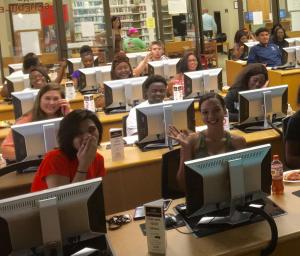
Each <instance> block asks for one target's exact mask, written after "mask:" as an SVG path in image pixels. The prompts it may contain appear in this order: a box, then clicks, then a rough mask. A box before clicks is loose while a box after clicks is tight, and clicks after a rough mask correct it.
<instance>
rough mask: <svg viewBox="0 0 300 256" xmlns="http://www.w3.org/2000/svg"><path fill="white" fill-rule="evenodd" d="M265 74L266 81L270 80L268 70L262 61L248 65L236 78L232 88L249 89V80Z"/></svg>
mask: <svg viewBox="0 0 300 256" xmlns="http://www.w3.org/2000/svg"><path fill="white" fill-rule="evenodd" d="M258 74H263V75H264V77H265V81H268V80H269V76H268V70H267V69H266V67H265V66H264V65H263V64H261V63H253V64H249V65H247V66H246V67H245V68H244V69H243V70H242V71H241V72H240V73H239V74H238V76H237V78H236V79H235V81H234V83H233V85H232V86H231V87H232V88H236V89H238V90H240V91H244V90H248V82H249V80H250V78H251V77H252V76H255V75H258Z"/></svg>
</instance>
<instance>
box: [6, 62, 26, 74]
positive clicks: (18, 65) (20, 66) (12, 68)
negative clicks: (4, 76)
mask: <svg viewBox="0 0 300 256" xmlns="http://www.w3.org/2000/svg"><path fill="white" fill-rule="evenodd" d="M22 69H23V63H14V64H8V71H9V74H11V73H13V72H16V71H19V70H22Z"/></svg>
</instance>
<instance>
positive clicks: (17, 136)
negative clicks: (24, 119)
mask: <svg viewBox="0 0 300 256" xmlns="http://www.w3.org/2000/svg"><path fill="white" fill-rule="evenodd" d="M61 120H62V117H60V118H53V119H47V120H42V121H36V122H31V123H26V124H17V125H13V126H11V129H12V135H13V140H14V144H15V152H16V161H17V162H20V161H26V160H34V159H39V158H42V157H43V156H44V154H45V153H47V152H48V151H50V150H52V149H53V148H56V147H58V144H57V139H56V135H57V131H58V128H59V124H60V121H61Z"/></svg>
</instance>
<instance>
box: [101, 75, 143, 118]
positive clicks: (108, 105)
mask: <svg viewBox="0 0 300 256" xmlns="http://www.w3.org/2000/svg"><path fill="white" fill-rule="evenodd" d="M146 79H147V77H146V76H142V77H133V78H127V79H120V80H113V81H105V82H104V99H105V111H106V112H112V113H113V112H118V111H125V110H126V111H129V110H130V108H131V107H133V106H135V105H137V104H139V103H141V102H142V101H144V92H143V83H144V82H145V80H146Z"/></svg>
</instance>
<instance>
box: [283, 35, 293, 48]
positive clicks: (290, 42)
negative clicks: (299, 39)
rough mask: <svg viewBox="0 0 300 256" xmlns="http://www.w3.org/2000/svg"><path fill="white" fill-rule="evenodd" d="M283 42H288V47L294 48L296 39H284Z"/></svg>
mask: <svg viewBox="0 0 300 256" xmlns="http://www.w3.org/2000/svg"><path fill="white" fill-rule="evenodd" d="M284 40H285V41H286V42H288V44H289V47H292V46H295V40H296V38H294V37H291V38H285V39H284Z"/></svg>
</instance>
